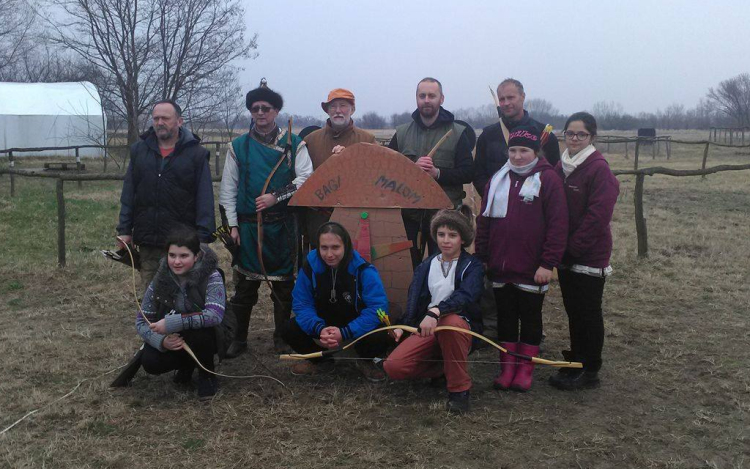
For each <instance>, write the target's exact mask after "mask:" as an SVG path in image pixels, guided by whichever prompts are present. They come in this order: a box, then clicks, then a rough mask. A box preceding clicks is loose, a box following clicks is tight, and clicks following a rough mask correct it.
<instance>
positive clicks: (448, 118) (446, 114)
mask: <svg viewBox="0 0 750 469" xmlns="http://www.w3.org/2000/svg"><path fill="white" fill-rule="evenodd" d="M411 118H412V119H414V122H416V123H417V125H419V126H420V127H422V128H428V127H425V125H424V123H423V122H422V118H421V117H420V116H419V109H417V110H415V111H414V112H412V113H411ZM454 120H456V118H455V117H454V116H453V113H452V112H450V111H446V110H445V109H443V106H440V110H439V111H438V118H437V120H436V121H435V122H434V123H433V124H432V125H431V126H430V127H429V128H434V127H439V126H441V125H445V124H450V123H452V122H453V121H454Z"/></svg>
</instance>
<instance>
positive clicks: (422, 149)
mask: <svg viewBox="0 0 750 469" xmlns="http://www.w3.org/2000/svg"><path fill="white" fill-rule="evenodd" d="M443 101H445V96H444V95H443V85H442V84H441V83H440V82H439V81H438V80H436V79H434V78H430V77H427V78H423V79H422V80H421V81H420V82H419V84H418V85H417V110H416V111H414V112H413V113H412V115H411V117H412V122H409V123H408V124H403V125H400V126H399V127H398V128H397V129H396V133H395V134H394V136H393V138H392V139H391V143H390V144H389V145H388V146H389V148H391V149H392V150H396V151H397V152H399V153H401V154H402V155H404V156H406V157H407V158H409V159H410V160H412V161H413V162H414V163H415V164H416V165H417V166H419V167H420V168H421V169H422V170H423V171H424V172H426V173H428V174H429V175H430V176H432V177H433V178H434V179H435V180H436V181H437V182H438V184H440V187H442V188H443V190H444V191H445V193H446V194H447V195H448V197H449V198H450V199H451V202H453V207H454V208H458V207H459V206H461V205H462V203H463V199H464V197H465V196H466V194H465V193H464V190H463V185H464V184H468V183H470V182H471V181H472V178H473V176H474V160H473V158H472V156H471V150H472V148H473V145H472V143H473V142H470V141H469V136H468V134H469V133H470V129H469V128H468V127H467V126H465V125H463V124H459V123H457V122H455V119H454V117H453V114H451V113H450V112H448V111H446V110H445V109H443V106H442V104H443ZM451 129H453V133H452V134H451V135H450V137H448V139H447V140H446V141H445V142H443V144H442V145H441V146H440V148H439V149H438V150H437V151H436V152H435V155H434V156H433V157H432V158H429V157H427V156H426V155H427V154H428V153H429V152H430V150H432V148H433V147H434V146H435V144H436V143H437V142H438V140H440V139H441V138H442V137H443V136H444V135H445V134H446V132H448V131H449V130H451ZM434 214H435V211H434V210H413V209H409V210H403V211H402V215H403V219H404V227H405V228H406V237H407V238H408V239H409V240H410V241H411V242H412V243H413V245H412V248H411V256H412V259H411V260H412V265H413V267H415V268H416V266H418V265H419V264H420V262H422V259H421V256H422V255H423V254H424V251H423V250H422V248H421V246H419V245H418V243H422V242H426V243H427V247H428V250H429V253H430V255H432V254H434V253H437V245H436V244H435V242H434V241H432V240H431V239H430V235H429V232H430V228H429V227H430V220H431V219H432V216H433V215H434ZM419 233H422V237H421V238H422V239H421V240H420V239H419V236H418V235H419Z"/></svg>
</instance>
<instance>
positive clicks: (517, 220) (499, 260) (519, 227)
mask: <svg viewBox="0 0 750 469" xmlns="http://www.w3.org/2000/svg"><path fill="white" fill-rule="evenodd" d="M535 173H541V174H540V176H539V178H540V180H541V182H542V187H541V190H540V192H539V197H535V198H534V200H533V201H532V202H524V201H523V197H521V196H519V195H518V193H519V192H520V190H521V187H522V186H523V182H524V181H525V180H526V178H528V177H531V176H532V175H533V174H535ZM510 180H511V184H510V194H509V196H508V212H507V215H506V216H505V218H489V217H484V216H482V215H481V213H484V210H485V208H487V201H488V200H489V199H490V198H491V197H493V195H492V194H489V188H490V185H491V184H490V183H487V186H486V187H485V189H484V198H483V199H482V210H481V212H480V215H479V217H478V218H477V237H476V242H475V250H476V255H477V257H479V259H481V260H482V261H483V262H486V263H487V277H489V279H490V280H492V281H493V282H503V283H520V284H525V285H536V284H537V283H536V282H534V274H535V273H536V271H537V269H538V268H539V267H544V268H545V269H550V270H552V268H553V267H557V265H558V264H560V260H561V259H562V256H563V253H564V252H565V245H566V240H567V236H568V209H567V206H566V203H565V196H564V191H563V186H562V180H561V178H560V176H558V174H557V173H556V172H555V170H554V168H553V167H552V166H551V165H550V164H549V163H548V162H547V160H545V159H543V158H542V159H540V160H539V163H537V165H536V166H535V167H534V169H533V170H532V171H531V173H529V174H528V175H526V176H519V175H518V174H516V173H514V172H513V171H511V172H510Z"/></svg>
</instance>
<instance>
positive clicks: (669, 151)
mask: <svg viewBox="0 0 750 469" xmlns="http://www.w3.org/2000/svg"><path fill="white" fill-rule="evenodd" d="M664 145H665V146H666V147H667V159H670V158H671V157H672V137H667V140H666V142H665V143H664Z"/></svg>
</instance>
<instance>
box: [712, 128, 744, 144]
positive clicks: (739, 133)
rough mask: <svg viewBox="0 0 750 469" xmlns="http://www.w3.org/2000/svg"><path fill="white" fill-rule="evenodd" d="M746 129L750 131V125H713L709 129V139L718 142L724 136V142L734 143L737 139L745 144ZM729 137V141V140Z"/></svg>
mask: <svg viewBox="0 0 750 469" xmlns="http://www.w3.org/2000/svg"><path fill="white" fill-rule="evenodd" d="M745 131H748V132H750V127H711V128H710V129H709V130H708V139H709V140H711V141H712V142H718V141H719V140H720V139H721V138H722V137H723V138H724V143H729V144H730V145H732V144H734V141H735V139H736V140H737V141H738V142H739V141H741V142H742V143H741V145H744V144H745ZM727 139H728V140H729V142H727Z"/></svg>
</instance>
